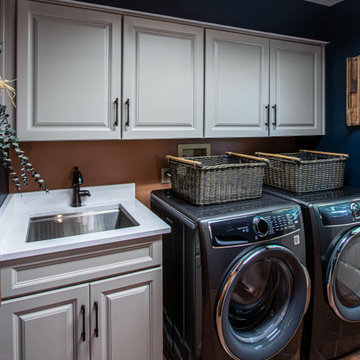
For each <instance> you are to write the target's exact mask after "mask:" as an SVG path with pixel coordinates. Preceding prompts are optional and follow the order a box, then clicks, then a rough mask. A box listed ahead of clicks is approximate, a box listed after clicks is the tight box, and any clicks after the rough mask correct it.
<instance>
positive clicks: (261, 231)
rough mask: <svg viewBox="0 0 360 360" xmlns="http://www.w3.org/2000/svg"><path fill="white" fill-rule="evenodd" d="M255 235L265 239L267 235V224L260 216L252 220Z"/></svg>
mask: <svg viewBox="0 0 360 360" xmlns="http://www.w3.org/2000/svg"><path fill="white" fill-rule="evenodd" d="M253 224H254V231H255V234H256V235H257V236H259V237H265V236H266V235H267V234H268V233H269V224H268V222H267V221H266V220H265V219H264V218H263V217H261V216H257V217H255V218H254V220H253Z"/></svg>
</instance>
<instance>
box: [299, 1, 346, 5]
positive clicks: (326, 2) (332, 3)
mask: <svg viewBox="0 0 360 360" xmlns="http://www.w3.org/2000/svg"><path fill="white" fill-rule="evenodd" d="M304 1H310V2H313V3H316V4H320V5H325V6H333V5H335V4H338V3H339V2H342V1H344V0H304Z"/></svg>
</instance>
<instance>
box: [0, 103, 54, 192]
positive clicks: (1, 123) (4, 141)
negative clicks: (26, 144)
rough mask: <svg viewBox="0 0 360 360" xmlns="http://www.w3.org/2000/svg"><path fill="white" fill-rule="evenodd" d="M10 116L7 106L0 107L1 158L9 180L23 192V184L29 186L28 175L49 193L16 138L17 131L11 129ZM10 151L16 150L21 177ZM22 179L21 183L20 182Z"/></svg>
mask: <svg viewBox="0 0 360 360" xmlns="http://www.w3.org/2000/svg"><path fill="white" fill-rule="evenodd" d="M8 117H9V114H6V106H4V105H0V158H1V161H2V164H3V166H4V167H5V169H6V170H7V171H8V175H9V179H10V181H11V183H12V184H13V185H14V186H15V188H16V190H17V191H19V192H21V182H22V184H23V185H24V186H26V185H27V184H28V177H27V173H30V174H31V177H32V178H33V179H34V181H35V182H36V183H38V185H39V187H40V188H41V189H42V190H44V191H46V192H48V191H49V189H48V188H47V187H46V185H45V181H44V180H43V179H42V178H41V176H40V174H38V173H37V172H36V171H35V169H34V168H33V166H32V164H31V163H30V162H29V158H28V157H27V156H25V152H24V151H23V150H21V148H20V146H19V139H18V138H17V137H16V131H15V130H14V129H13V128H12V127H11V125H10V123H9V121H8ZM10 150H14V152H15V154H16V156H17V157H18V158H19V159H20V172H21V175H20V177H19V176H18V174H17V172H16V171H15V169H14V167H13V165H12V159H11V157H10V154H9V152H10ZM20 178H21V182H20Z"/></svg>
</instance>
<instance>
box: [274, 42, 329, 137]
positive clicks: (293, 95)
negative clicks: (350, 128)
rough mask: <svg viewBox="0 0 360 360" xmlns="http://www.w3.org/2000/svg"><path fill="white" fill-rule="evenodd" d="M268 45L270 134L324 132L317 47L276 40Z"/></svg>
mask: <svg viewBox="0 0 360 360" xmlns="http://www.w3.org/2000/svg"><path fill="white" fill-rule="evenodd" d="M270 44H271V46H270V84H271V85H270V104H271V107H272V109H271V110H272V111H271V118H272V120H271V124H270V134H271V135H274V136H294V135H321V134H324V126H323V99H322V97H323V93H322V92H323V84H322V81H323V80H322V79H323V75H322V52H321V50H322V49H321V47H320V46H316V45H308V44H301V43H294V42H290V41H280V40H271V41H270Z"/></svg>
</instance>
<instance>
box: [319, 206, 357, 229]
mask: <svg viewBox="0 0 360 360" xmlns="http://www.w3.org/2000/svg"><path fill="white" fill-rule="evenodd" d="M318 209H319V213H320V216H321V221H322V223H323V225H324V226H336V225H346V224H352V223H354V222H359V221H360V200H354V201H346V202H341V203H335V204H329V205H322V206H319V208H318Z"/></svg>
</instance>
